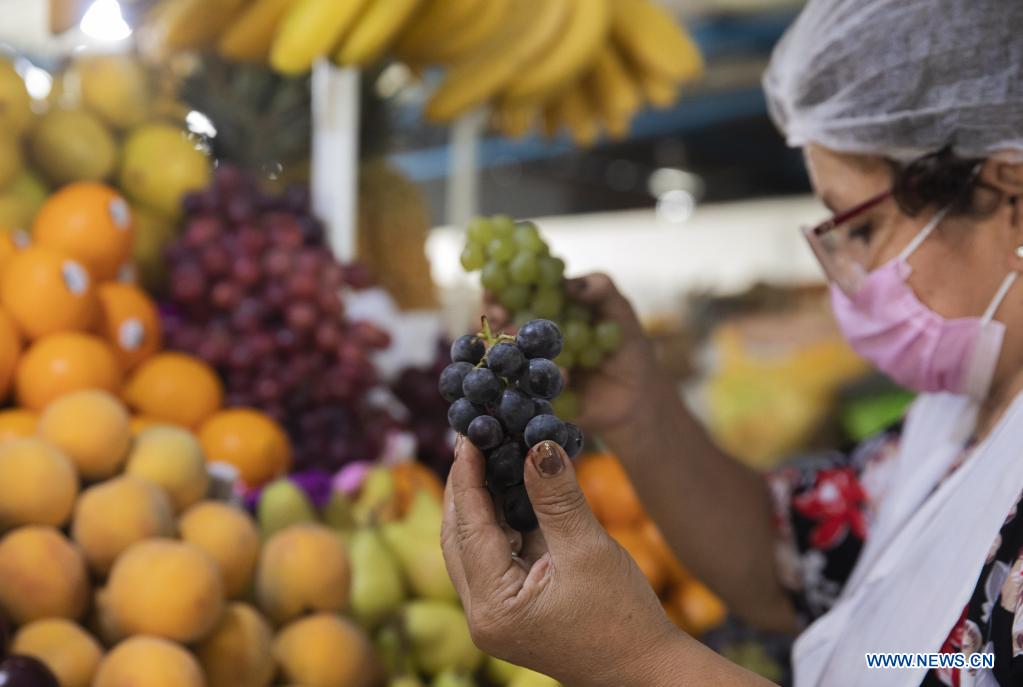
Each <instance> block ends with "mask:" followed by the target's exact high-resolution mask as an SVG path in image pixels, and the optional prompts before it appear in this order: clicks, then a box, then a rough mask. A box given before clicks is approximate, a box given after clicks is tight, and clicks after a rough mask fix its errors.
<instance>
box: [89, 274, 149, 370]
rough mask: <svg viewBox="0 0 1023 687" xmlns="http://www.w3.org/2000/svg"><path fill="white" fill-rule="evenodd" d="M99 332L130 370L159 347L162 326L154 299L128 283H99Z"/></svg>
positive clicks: (125, 367)
mask: <svg viewBox="0 0 1023 687" xmlns="http://www.w3.org/2000/svg"><path fill="white" fill-rule="evenodd" d="M99 302H100V309H101V311H102V312H101V315H100V329H99V331H100V334H101V335H102V336H103V337H104V338H105V339H106V340H107V341H109V342H110V345H111V346H113V347H114V352H115V353H117V357H118V358H119V359H120V360H121V364H122V365H123V366H124V369H125V370H127V371H130V370H132V369H134V368H135V367H137V366H138V365H139V363H141V362H142V361H143V360H145V359H146V358H148V357H150V356H151V355H153V354H154V353H156V352H157V351H159V350H160V347H161V345H162V342H163V329H162V327H161V326H160V314H159V312H158V311H157V309H156V303H154V302H153V299H152V298H150V297H149V295H148V294H146V292H145V291H143V290H142V289H140V288H139V287H137V286H134V285H132V284H122V283H120V282H107V283H105V284H100V286H99Z"/></svg>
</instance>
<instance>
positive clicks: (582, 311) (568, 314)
mask: <svg viewBox="0 0 1023 687" xmlns="http://www.w3.org/2000/svg"><path fill="white" fill-rule="evenodd" d="M565 321H566V322H573V321H578V322H589V321H590V311H589V310H587V309H586V308H585V307H584V306H582V305H579V304H578V303H569V304H568V306H567V307H566V308H565Z"/></svg>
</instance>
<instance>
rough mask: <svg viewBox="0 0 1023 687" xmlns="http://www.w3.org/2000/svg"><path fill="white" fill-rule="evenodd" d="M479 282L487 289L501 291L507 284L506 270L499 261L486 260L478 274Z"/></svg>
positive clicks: (495, 291)
mask: <svg viewBox="0 0 1023 687" xmlns="http://www.w3.org/2000/svg"><path fill="white" fill-rule="evenodd" d="M480 283H481V284H483V288H484V289H486V290H487V291H493V292H494V293H497V292H498V291H502V290H504V289H505V288H506V287H507V286H508V270H507V269H506V268H505V266H504V265H502V264H501V263H498V262H488V263H487V264H486V265H485V266H484V267H483V272H482V273H481V274H480Z"/></svg>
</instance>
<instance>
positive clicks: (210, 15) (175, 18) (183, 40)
mask: <svg viewBox="0 0 1023 687" xmlns="http://www.w3.org/2000/svg"><path fill="white" fill-rule="evenodd" d="M244 4H245V0H170V4H169V5H168V7H167V9H166V11H164V12H163V13H162V14H161V15H160V17H159V21H160V22H162V26H161V30H160V33H159V36H160V38H161V40H162V41H163V43H164V45H165V46H166V47H167V48H169V49H171V50H192V49H197V48H205V47H207V46H209V45H211V44H212V43H213V42H214V41H215V40H216V39H217V36H219V35H220V33H221V32H222V31H223V30H224V28H225V27H227V26H228V25H229V24H230V23H231V20H232V19H233V18H234V17H235V15H237V14H238V11H239V10H240V9H241V8H242V6H243V5H244Z"/></svg>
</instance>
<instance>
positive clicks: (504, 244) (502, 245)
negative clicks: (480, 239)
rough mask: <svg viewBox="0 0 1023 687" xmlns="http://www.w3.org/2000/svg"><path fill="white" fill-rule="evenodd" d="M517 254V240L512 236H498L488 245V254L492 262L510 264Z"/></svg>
mask: <svg viewBox="0 0 1023 687" xmlns="http://www.w3.org/2000/svg"><path fill="white" fill-rule="evenodd" d="M516 253H518V249H517V248H516V246H515V239H513V238H512V237H510V236H503V237H502V236H498V237H497V238H496V239H493V240H492V241H491V242H490V243H488V244H487V254H488V255H489V256H490V259H491V260H496V261H497V262H508V261H509V260H511V259H512V258H514V257H515V254H516Z"/></svg>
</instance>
